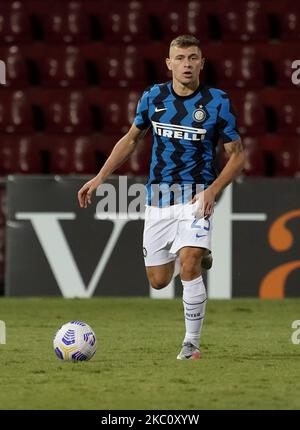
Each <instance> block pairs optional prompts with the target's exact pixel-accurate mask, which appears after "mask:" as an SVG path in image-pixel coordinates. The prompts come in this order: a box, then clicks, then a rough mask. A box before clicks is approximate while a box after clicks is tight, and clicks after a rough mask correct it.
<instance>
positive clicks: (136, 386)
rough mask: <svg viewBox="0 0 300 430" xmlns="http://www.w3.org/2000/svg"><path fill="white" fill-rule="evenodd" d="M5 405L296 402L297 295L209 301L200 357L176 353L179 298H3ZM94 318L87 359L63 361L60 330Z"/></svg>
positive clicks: (299, 358)
mask: <svg viewBox="0 0 300 430" xmlns="http://www.w3.org/2000/svg"><path fill="white" fill-rule="evenodd" d="M0 319H1V320H3V321H5V323H6V327H7V333H6V334H7V343H6V345H0V357H1V359H0V360H1V362H0V381H1V390H0V408H1V409H100V410H113V409H127V410H130V409H146V410H153V409H177V410H182V409H190V410H201V409H299V407H300V396H299V392H300V380H299V374H300V344H299V345H294V344H293V343H292V341H291V335H292V332H293V329H292V328H291V324H292V321H294V320H298V319H300V301H299V300H298V299H290V300H288V299H286V300H283V301H260V300H256V299H247V300H246V299H234V300H230V301H223V300H220V301H216V300H215V301H214V300H210V301H209V302H208V306H207V312H206V319H205V322H204V326H203V332H202V346H201V350H202V355H203V358H202V359H201V360H198V361H179V360H176V355H177V353H178V351H179V348H180V344H181V341H182V338H183V335H184V321H183V311H182V304H181V300H177V299H176V300H151V299H142V298H137V299H121V298H120V299H110V298H93V299H86V300H79V299H74V300H66V299H57V298H55V299H54V298H49V299H48V298H33V299H7V298H2V299H0ZM74 319H75V320H82V321H85V322H87V323H88V324H90V325H91V326H92V327H93V329H94V331H95V333H96V335H97V340H98V349H97V352H96V355H95V356H94V357H93V358H92V360H91V361H89V362H78V363H72V362H62V361H61V360H59V359H58V358H57V357H56V355H55V354H54V351H53V346H52V341H53V337H54V334H55V332H56V330H57V329H58V328H59V327H60V326H61V325H62V324H63V323H66V322H68V321H71V320H74Z"/></svg>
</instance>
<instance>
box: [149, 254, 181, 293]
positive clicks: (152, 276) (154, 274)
mask: <svg viewBox="0 0 300 430" xmlns="http://www.w3.org/2000/svg"><path fill="white" fill-rule="evenodd" d="M174 266H175V262H174V261H171V262H169V263H166V264H161V265H159V266H147V267H146V272H147V276H148V280H149V282H150V285H151V286H152V287H153V288H155V289H158V290H160V289H161V288H164V287H166V286H167V285H168V284H169V283H170V282H171V279H172V277H173V273H174Z"/></svg>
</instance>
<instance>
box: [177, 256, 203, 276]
mask: <svg viewBox="0 0 300 430" xmlns="http://www.w3.org/2000/svg"><path fill="white" fill-rule="evenodd" d="M200 263H201V259H199V258H189V259H185V260H183V261H181V263H180V277H181V278H183V279H185V280H192V279H195V278H196V277H197V276H200V274H201V264H200Z"/></svg>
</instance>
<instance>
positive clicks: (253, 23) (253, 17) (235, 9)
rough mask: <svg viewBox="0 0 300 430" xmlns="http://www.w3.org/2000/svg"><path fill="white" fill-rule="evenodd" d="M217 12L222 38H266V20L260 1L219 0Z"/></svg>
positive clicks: (245, 40) (244, 40)
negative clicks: (233, 0) (235, 0)
mask: <svg viewBox="0 0 300 430" xmlns="http://www.w3.org/2000/svg"><path fill="white" fill-rule="evenodd" d="M218 4H219V5H220V6H219V7H218V10H217V13H218V15H219V22H220V25H221V28H222V39H223V40H226V41H229V40H231V41H233V40H236V41H238V40H240V41H243V42H247V41H253V40H267V38H268V20H267V13H266V9H265V8H264V7H263V4H262V2H261V1H258V0H249V1H243V2H232V0H221V1H220V2H219V3H218Z"/></svg>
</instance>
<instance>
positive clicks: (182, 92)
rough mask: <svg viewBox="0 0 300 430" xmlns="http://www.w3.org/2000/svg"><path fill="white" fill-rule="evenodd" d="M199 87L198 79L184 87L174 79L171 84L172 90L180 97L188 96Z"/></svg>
mask: <svg viewBox="0 0 300 430" xmlns="http://www.w3.org/2000/svg"><path fill="white" fill-rule="evenodd" d="M199 85H200V81H199V79H198V80H197V81H194V82H190V83H189V84H187V85H184V84H182V83H181V82H178V81H177V80H175V79H173V83H172V86H173V90H174V91H175V93H176V94H178V95H179V96H181V97H184V96H190V95H191V94H193V93H194V92H195V91H196V90H197V88H198V87H199Z"/></svg>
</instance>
